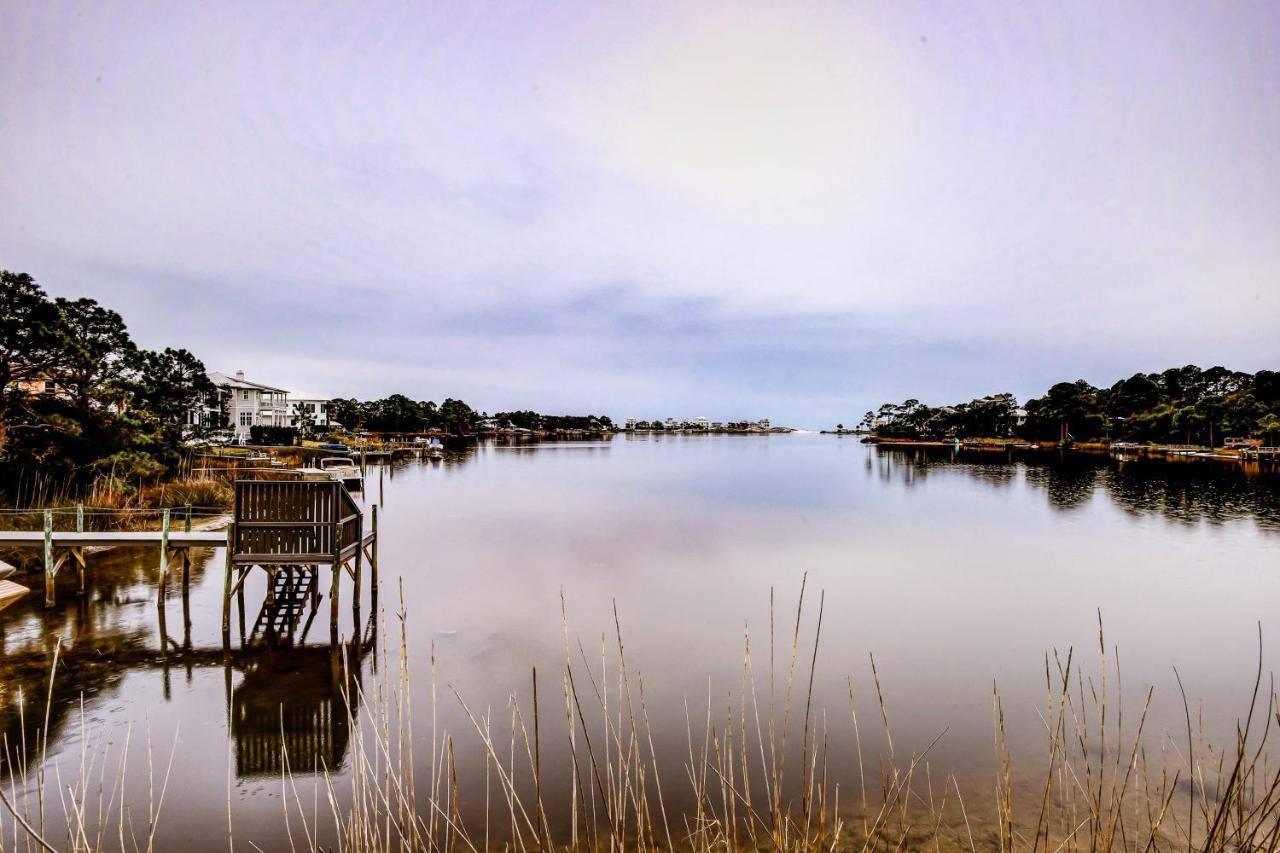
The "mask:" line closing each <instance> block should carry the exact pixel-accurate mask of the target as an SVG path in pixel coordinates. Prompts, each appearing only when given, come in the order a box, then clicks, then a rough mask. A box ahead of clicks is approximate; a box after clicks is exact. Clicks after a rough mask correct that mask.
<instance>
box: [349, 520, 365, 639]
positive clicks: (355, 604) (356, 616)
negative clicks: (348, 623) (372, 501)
mask: <svg viewBox="0 0 1280 853" xmlns="http://www.w3.org/2000/svg"><path fill="white" fill-rule="evenodd" d="M363 557H364V519H363V518H362V519H360V521H359V523H357V524H356V556H355V561H356V563H355V569H354V570H353V571H352V572H351V577H352V580H354V581H355V592H353V593H352V594H351V615H352V620H353V621H352V624H353V625H355V632H356V634H359V633H360V568H361V565H362V563H363Z"/></svg>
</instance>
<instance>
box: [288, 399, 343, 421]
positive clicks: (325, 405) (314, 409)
mask: <svg viewBox="0 0 1280 853" xmlns="http://www.w3.org/2000/svg"><path fill="white" fill-rule="evenodd" d="M287 407H288V412H289V415H288V417H289V426H292V427H296V426H298V425H299V424H301V422H302V419H303V418H304V417H305V416H308V415H309V416H310V418H311V423H312V424H314V425H315V427H316V429H328V428H329V427H330V426H332V425H333V422H332V421H331V420H329V398H328V397H321V396H320V395H318V394H303V393H301V392H299V393H297V394H293V395H290V396H289V397H288V406H287Z"/></svg>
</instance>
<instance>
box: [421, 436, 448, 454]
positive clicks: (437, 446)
mask: <svg viewBox="0 0 1280 853" xmlns="http://www.w3.org/2000/svg"><path fill="white" fill-rule="evenodd" d="M423 450H424V451H425V452H426V454H427V455H428V456H431V457H440V456H444V444H443V443H441V441H440V439H438V438H433V439H431V440H430V441H429V442H427V446H426V447H425V448H423Z"/></svg>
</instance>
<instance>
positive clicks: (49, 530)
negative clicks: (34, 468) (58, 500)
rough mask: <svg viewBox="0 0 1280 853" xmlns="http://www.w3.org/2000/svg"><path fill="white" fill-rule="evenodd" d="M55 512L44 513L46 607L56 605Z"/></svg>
mask: <svg viewBox="0 0 1280 853" xmlns="http://www.w3.org/2000/svg"><path fill="white" fill-rule="evenodd" d="M54 571H55V569H54V567H53V511H52V510H48V509H46V510H45V511H44V606H45V607H52V606H53V605H54V594H53V578H54Z"/></svg>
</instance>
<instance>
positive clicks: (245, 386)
mask: <svg viewBox="0 0 1280 853" xmlns="http://www.w3.org/2000/svg"><path fill="white" fill-rule="evenodd" d="M209 381H210V382H212V383H213V384H214V387H216V388H217V389H218V401H219V403H220V404H221V408H222V409H223V410H224V411H225V412H226V414H227V423H226V426H227V427H228V428H229V429H231V430H232V431H233V432H234V433H235V437H236V440H237V441H239V442H245V441H248V440H249V428H250V427H252V426H255V425H261V426H289V392H288V391H286V390H284V389H283V388H276V387H274V386H271V385H263V384H262V383H260V382H251V381H249V380H248V379H245V378H244V371H243V370H237V371H236V373H235V375H234V376H228V375H227V374H225V373H218V372H211V373H210V374H209ZM215 416H216V412H212V411H208V410H206V411H204V412H196V413H193V415H192V423H203V424H206V425H212V423H211V419H212V418H213V417H215Z"/></svg>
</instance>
